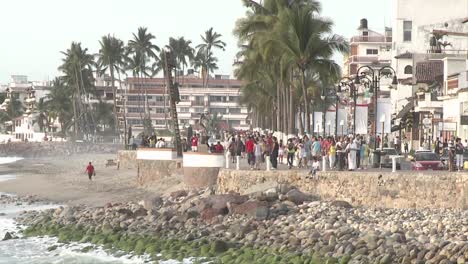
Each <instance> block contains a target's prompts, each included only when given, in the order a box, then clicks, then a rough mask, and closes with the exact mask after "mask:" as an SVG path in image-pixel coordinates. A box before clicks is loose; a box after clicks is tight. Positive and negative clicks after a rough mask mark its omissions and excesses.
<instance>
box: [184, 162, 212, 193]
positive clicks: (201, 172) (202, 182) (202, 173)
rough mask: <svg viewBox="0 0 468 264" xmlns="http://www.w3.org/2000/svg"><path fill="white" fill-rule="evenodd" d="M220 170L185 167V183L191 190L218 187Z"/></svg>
mask: <svg viewBox="0 0 468 264" xmlns="http://www.w3.org/2000/svg"><path fill="white" fill-rule="evenodd" d="M218 174H219V168H193V167H184V183H185V185H186V186H187V187H188V188H190V189H198V188H206V187H211V186H214V185H216V183H217V180H218Z"/></svg>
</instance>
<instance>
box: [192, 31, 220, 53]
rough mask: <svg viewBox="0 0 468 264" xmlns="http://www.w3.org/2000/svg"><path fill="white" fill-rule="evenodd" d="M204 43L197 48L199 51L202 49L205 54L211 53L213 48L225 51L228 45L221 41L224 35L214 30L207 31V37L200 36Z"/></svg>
mask: <svg viewBox="0 0 468 264" xmlns="http://www.w3.org/2000/svg"><path fill="white" fill-rule="evenodd" d="M200 37H201V39H202V41H203V43H202V44H199V45H197V46H196V48H197V49H201V50H202V51H203V52H205V53H209V52H210V51H211V48H213V47H214V48H218V49H222V50H223V51H224V49H225V48H226V43H225V42H223V41H222V40H221V37H222V35H221V34H219V33H217V32H214V31H213V28H210V29H208V30H207V31H205V36H203V35H200Z"/></svg>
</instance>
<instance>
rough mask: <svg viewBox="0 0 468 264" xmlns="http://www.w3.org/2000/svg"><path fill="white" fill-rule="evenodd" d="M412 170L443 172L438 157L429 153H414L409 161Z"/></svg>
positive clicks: (442, 166)
mask: <svg viewBox="0 0 468 264" xmlns="http://www.w3.org/2000/svg"><path fill="white" fill-rule="evenodd" d="M411 163H412V168H413V170H417V171H421V170H444V169H445V166H444V164H443V163H442V161H441V160H440V157H439V155H437V154H436V153H434V152H430V151H421V152H416V153H415V154H414V157H413V158H412V160H411Z"/></svg>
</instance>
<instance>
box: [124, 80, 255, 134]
mask: <svg viewBox="0 0 468 264" xmlns="http://www.w3.org/2000/svg"><path fill="white" fill-rule="evenodd" d="M177 81H178V82H179V83H180V86H179V95H180V102H179V103H178V104H177V113H178V118H179V126H180V127H188V126H189V125H192V127H193V128H194V129H196V130H197V129H201V127H199V120H200V117H201V115H202V114H206V113H209V114H212V115H214V114H215V113H217V114H218V116H219V117H221V120H222V121H221V124H220V125H221V126H222V128H224V129H225V130H227V129H229V128H233V129H248V128H250V120H249V119H248V109H247V107H246V106H243V105H241V104H240V103H239V96H240V94H239V93H240V87H241V81H238V80H234V79H230V78H229V76H224V75H217V76H215V78H210V79H209V80H208V84H207V87H204V86H203V80H202V79H201V78H198V77H196V76H194V75H188V76H184V77H182V76H181V77H180V78H179V79H178V80H177ZM120 92H121V93H122V97H123V100H119V102H120V105H119V106H120V108H121V110H120V120H121V121H123V115H124V113H125V116H126V120H127V125H128V126H132V128H133V129H134V130H135V129H136V130H138V129H140V130H142V129H143V124H142V119H141V116H144V112H145V107H147V108H148V109H149V113H150V115H149V116H150V118H151V121H152V125H153V127H155V128H156V129H165V128H168V126H169V122H170V119H171V117H170V113H169V95H168V91H167V89H166V83H165V79H164V78H127V80H126V81H125V86H124V89H123V90H122V91H120ZM140 113H141V114H140Z"/></svg>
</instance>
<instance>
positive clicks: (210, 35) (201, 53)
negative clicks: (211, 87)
mask: <svg viewBox="0 0 468 264" xmlns="http://www.w3.org/2000/svg"><path fill="white" fill-rule="evenodd" d="M200 37H201V39H202V42H203V43H201V44H199V45H197V46H196V48H197V55H196V57H195V60H196V61H198V62H200V61H201V62H203V61H204V62H206V64H205V65H201V72H202V78H203V85H204V87H206V86H207V85H208V79H209V73H210V70H213V69H217V67H216V68H214V67H213V64H212V62H213V60H214V62H216V61H217V59H216V58H215V57H214V56H213V53H212V48H217V49H222V50H223V51H224V50H225V48H226V43H225V42H223V41H222V40H221V37H222V35H221V34H219V33H217V32H215V31H213V28H210V29H208V30H207V31H205V35H204V36H203V35H200ZM209 63H211V65H209ZM210 68H211V69H210Z"/></svg>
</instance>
